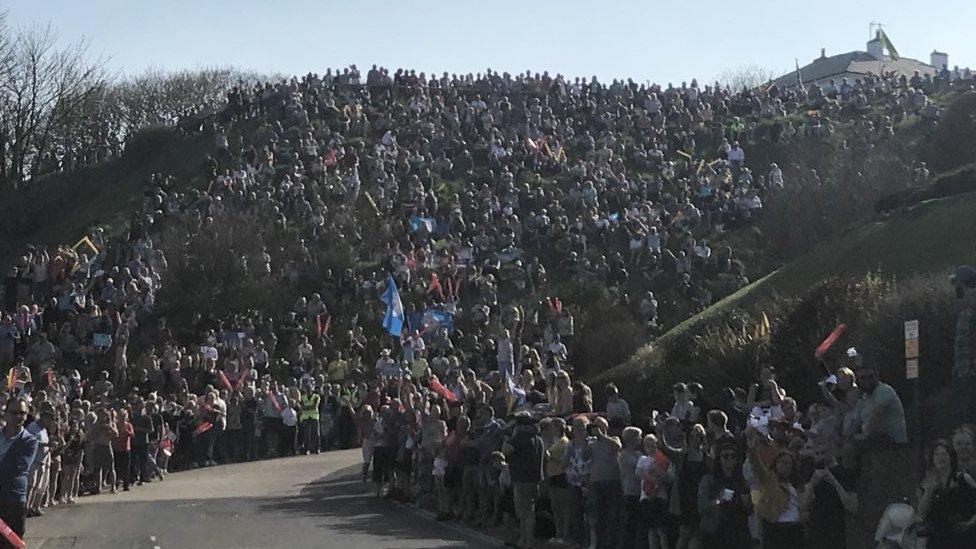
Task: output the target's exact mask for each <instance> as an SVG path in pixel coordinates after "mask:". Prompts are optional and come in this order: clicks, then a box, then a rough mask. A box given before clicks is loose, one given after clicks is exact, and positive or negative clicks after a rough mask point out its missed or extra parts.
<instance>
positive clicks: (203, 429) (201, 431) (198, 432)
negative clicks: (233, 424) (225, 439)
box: [193, 421, 213, 437]
mask: <svg viewBox="0 0 976 549" xmlns="http://www.w3.org/2000/svg"><path fill="white" fill-rule="evenodd" d="M211 427H213V424H212V423H210V422H209V421H204V422H203V423H201V424H200V425H197V428H196V429H195V430H194V431H193V436H195V437H198V436H200V435H202V434H204V433H206V432H207V431H209V430H210V428H211Z"/></svg>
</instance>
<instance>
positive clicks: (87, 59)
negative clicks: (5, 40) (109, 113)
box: [0, 24, 106, 186]
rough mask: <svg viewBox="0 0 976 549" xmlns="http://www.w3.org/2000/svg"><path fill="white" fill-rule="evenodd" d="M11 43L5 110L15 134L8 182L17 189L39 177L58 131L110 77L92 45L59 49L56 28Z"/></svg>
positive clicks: (24, 33) (1, 81) (2, 87)
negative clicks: (107, 75) (93, 51)
mask: <svg viewBox="0 0 976 549" xmlns="http://www.w3.org/2000/svg"><path fill="white" fill-rule="evenodd" d="M4 34H5V35H8V33H4ZM8 36H9V35H8ZM9 39H10V44H9V57H8V60H7V62H6V63H5V64H4V65H0V69H2V72H0V107H2V109H3V120H4V121H5V122H6V124H7V125H8V127H9V129H8V132H9V134H10V135H9V140H10V145H9V146H10V153H9V157H10V170H9V173H8V180H10V181H12V182H13V184H14V185H15V186H16V185H17V184H18V183H19V182H22V181H24V180H26V179H28V178H30V177H33V176H36V175H37V174H38V172H39V170H40V167H41V162H42V160H43V159H44V157H45V154H46V153H48V149H49V147H50V146H51V143H52V137H53V135H54V132H55V130H56V128H57V127H58V126H60V125H61V124H63V123H65V122H66V121H67V120H68V119H70V118H71V117H72V116H73V115H74V114H75V113H76V111H77V109H78V108H79V107H80V106H81V105H82V104H83V103H84V102H85V101H86V100H87V99H89V98H90V97H91V96H92V95H93V94H95V93H97V92H98V91H99V90H101V89H102V88H103V86H104V84H105V82H106V74H105V70H104V60H103V59H101V58H93V57H92V56H91V55H89V44H88V42H87V41H82V42H78V43H76V44H73V45H70V46H67V47H65V48H58V47H57V40H56V35H55V33H54V31H53V30H52V28H51V26H50V24H48V25H43V26H33V27H29V28H26V29H22V30H20V31H18V32H17V33H16V34H14V35H13V36H11V37H10V38H9Z"/></svg>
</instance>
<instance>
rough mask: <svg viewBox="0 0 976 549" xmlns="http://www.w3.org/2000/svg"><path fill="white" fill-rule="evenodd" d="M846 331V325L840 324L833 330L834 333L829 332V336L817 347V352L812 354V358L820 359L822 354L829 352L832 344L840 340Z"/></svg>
mask: <svg viewBox="0 0 976 549" xmlns="http://www.w3.org/2000/svg"><path fill="white" fill-rule="evenodd" d="M846 330H847V324H840V325H838V326H837V327H836V328H834V331H833V332H830V335H829V336H827V339H825V340H823V342H822V343H821V344H820V345H818V346H817V350H816V351H814V352H813V356H815V357H817V358H820V357H822V356H823V355H824V353H826V352H827V351H828V350H830V347H831V346H832V345H833V344H834V343H837V340H838V339H839V338H840V336H841V335H843V334H844V332H845V331H846Z"/></svg>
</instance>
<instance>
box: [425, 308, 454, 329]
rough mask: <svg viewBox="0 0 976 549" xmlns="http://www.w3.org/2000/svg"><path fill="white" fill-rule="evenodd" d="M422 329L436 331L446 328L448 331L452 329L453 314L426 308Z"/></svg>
mask: <svg viewBox="0 0 976 549" xmlns="http://www.w3.org/2000/svg"><path fill="white" fill-rule="evenodd" d="M423 325H424V330H425V331H427V332H432V333H436V332H437V331H438V330H440V329H441V328H446V329H447V331H448V332H453V331H454V315H452V314H451V313H448V312H445V311H440V310H437V309H427V310H426V311H424V316H423Z"/></svg>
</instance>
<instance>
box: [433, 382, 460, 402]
mask: <svg viewBox="0 0 976 549" xmlns="http://www.w3.org/2000/svg"><path fill="white" fill-rule="evenodd" d="M430 388H431V389H433V390H434V392H435V393H437V394H439V395H441V397H443V398H444V400H446V401H448V402H456V401H457V396H456V395H455V394H454V393H452V392H451V391H450V390H449V389H448V388H447V387H445V386H444V385H442V384H441V382H440V381H437V380H436V379H432V380H430Z"/></svg>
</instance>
